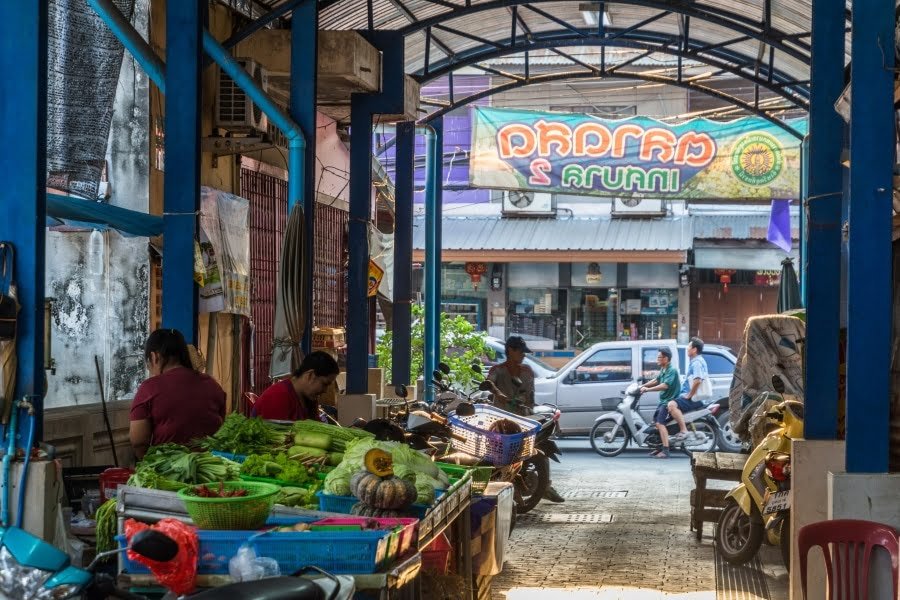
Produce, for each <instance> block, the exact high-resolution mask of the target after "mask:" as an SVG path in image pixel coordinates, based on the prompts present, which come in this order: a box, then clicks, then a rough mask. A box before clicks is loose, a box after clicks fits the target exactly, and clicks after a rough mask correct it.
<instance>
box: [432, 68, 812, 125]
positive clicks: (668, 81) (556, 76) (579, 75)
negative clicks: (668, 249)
mask: <svg viewBox="0 0 900 600" xmlns="http://www.w3.org/2000/svg"><path fill="white" fill-rule="evenodd" d="M604 77H611V78H615V79H630V80H636V81H644V82H648V83H659V84H664V85H671V86H674V87H679V88H683V89H687V90H693V91H696V92H699V93H701V94H705V95H707V96H711V97H713V98H718V99H720V100H723V101H725V102H728V103H729V104H732V105H733V106H734V107H736V108H740V109H743V110H746V111H747V112H749V113H752V114H755V115H757V116H759V117H762V118H763V119H766V120H767V121H769V122H771V123H773V124H774V125H777V126H778V127H780V128H781V129H783V130H784V131H786V132H788V133H790V134H791V135H793V136H795V137H797V138H798V139H801V140H802V139H803V134H802V133H800V132H799V131H797V130H796V129H794V128H793V127H791V126H790V125H788V124H787V123H786V122H784V121H783V120H781V119H779V118H777V117H775V116H773V115H771V114H769V111H768V110H766V109H763V108H757V107H754V106H753V105H752V104H748V103H746V102H744V101H743V100H741V99H739V98H735V97H734V96H731V95H729V94H726V93H724V92H721V91H719V90H715V89H712V88H709V87H706V86H703V85H699V84H698V83H697V82H696V81H692V80H691V79H682V80H680V81H679V80H678V79H675V78H671V77H662V76H659V75H652V74H649V73H626V72H616V73H613V74H608V75H604V74H602V73H597V72H596V71H593V70H585V71H566V72H556V73H547V74H543V75H535V76H532V77H529V78H528V79H523V80H514V81H511V82H509V83H505V84H502V85H499V86H495V87H492V88H490V89H487V90H484V91H482V92H478V93H475V94H471V95H469V96H466V97H465V98H461V99H459V100H457V101H456V102H453V103H449V104H447V105H445V106H441V107H440V108H439V109H438V110H436V111H434V112H433V113H431V114H429V115H428V116H427V117H424V118H423V119H421V120H420V123H428V122H429V121H431V120H433V119H436V118H438V117H442V116H444V115H445V114H447V113H448V112H450V111H451V110H455V109H457V108H460V107H462V106H466V105H468V104H471V103H472V102H475V101H477V100H481V99H482V98H486V97H488V96H491V95H493V94H498V93H501V92H507V91H510V90H514V89H517V88H520V87H524V86H527V85H534V84H539V83H551V82H554V81H566V80H574V79H602V78H604Z"/></svg>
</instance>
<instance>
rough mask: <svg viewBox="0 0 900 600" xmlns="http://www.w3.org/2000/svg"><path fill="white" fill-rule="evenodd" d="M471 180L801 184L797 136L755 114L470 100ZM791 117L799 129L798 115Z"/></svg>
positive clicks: (756, 194) (647, 190)
mask: <svg viewBox="0 0 900 600" xmlns="http://www.w3.org/2000/svg"><path fill="white" fill-rule="evenodd" d="M474 114H475V117H474V126H473V128H472V153H471V158H470V169H469V175H470V181H471V184H472V185H473V186H475V187H482V188H497V189H507V190H532V191H535V192H557V193H564V194H592V195H597V196H616V197H619V198H625V197H629V196H633V195H636V196H641V197H643V196H650V197H656V198H686V199H718V200H723V199H728V200H771V199H772V198H782V199H791V198H796V197H798V195H799V191H800V140H798V139H797V138H795V137H794V136H792V135H791V134H789V133H787V132H785V131H784V130H782V129H780V128H778V127H777V126H775V125H774V124H772V123H770V122H769V121H766V120H764V119H761V118H758V117H748V118H743V119H737V120H735V121H729V122H718V121H709V120H706V119H692V120H690V121H686V122H683V123H679V124H675V125H673V124H668V123H663V122H662V121H657V120H655V119H650V118H646V117H633V118H628V119H621V120H610V119H600V118H597V117H593V116H591V115H582V114H567V113H541V112H532V111H522V110H513V109H498V108H485V107H476V108H475V109H474ZM790 125H791V126H792V127H793V128H795V129H796V130H798V131H800V132H801V133H805V132H806V129H807V126H806V121H805V120H804V119H800V120H792V121H790Z"/></svg>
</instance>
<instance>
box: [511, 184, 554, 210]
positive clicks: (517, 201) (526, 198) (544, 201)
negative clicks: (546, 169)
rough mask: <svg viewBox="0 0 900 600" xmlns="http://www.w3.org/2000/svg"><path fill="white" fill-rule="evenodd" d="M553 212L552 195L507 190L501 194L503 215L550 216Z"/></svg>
mask: <svg viewBox="0 0 900 600" xmlns="http://www.w3.org/2000/svg"><path fill="white" fill-rule="evenodd" d="M555 212H556V208H555V206H554V202H553V194H550V193H547V192H533V191H530V190H509V191H505V192H503V214H504V215H508V216H522V215H525V216H534V215H552V214H554V213H555Z"/></svg>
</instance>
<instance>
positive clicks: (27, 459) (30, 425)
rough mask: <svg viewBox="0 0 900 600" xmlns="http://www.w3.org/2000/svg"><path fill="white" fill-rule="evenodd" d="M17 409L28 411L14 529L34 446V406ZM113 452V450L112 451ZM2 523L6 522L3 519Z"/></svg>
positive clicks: (18, 522)
mask: <svg viewBox="0 0 900 600" xmlns="http://www.w3.org/2000/svg"><path fill="white" fill-rule="evenodd" d="M19 407H20V408H22V409H23V410H27V411H28V434H27V437H26V438H25V445H24V446H22V449H23V451H24V452H25V458H24V460H23V462H22V473H21V474H20V475H19V505H18V507H17V510H16V527H22V519H23V518H24V516H25V488H26V487H28V485H27V484H28V465H29V464H31V448H32V446H34V405H33V404H31V402H28V401H27V400H26V401H23V402H21V403H20V404H19ZM113 452H115V449H114V450H113ZM3 522H4V523H5V522H6V519H5V518H4V520H3Z"/></svg>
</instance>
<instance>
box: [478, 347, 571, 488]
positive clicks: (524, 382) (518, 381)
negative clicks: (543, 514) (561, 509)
mask: <svg viewBox="0 0 900 600" xmlns="http://www.w3.org/2000/svg"><path fill="white" fill-rule="evenodd" d="M529 352H531V350H530V349H529V348H528V345H527V344H526V343H525V340H524V339H522V338H521V337H520V336H517V335H513V336H510V337H509V338H508V339H507V340H506V360H505V361H504V362H502V363H500V364H497V365H494V366H493V367H491V370H490V371H488V374H487V381H489V382H490V383H491V391H492V392H493V394H494V405H495V406H497V407H499V408H502V409H503V410H506V411H509V412H511V413H515V414H517V415H522V416H528V415H531V414H532V413H533V412H534V371H532V370H531V367H529V366H528V365H526V364H523V361H524V360H525V354H527V353H529ZM544 498H545V499H546V500H549V501H551V502H565V499H564V498H563V497H562V496H560V495H559V492H557V491H556V490H555V489H554V488H553V485H552V484H551V485H549V486H547V492H546V493H545V494H544Z"/></svg>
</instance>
